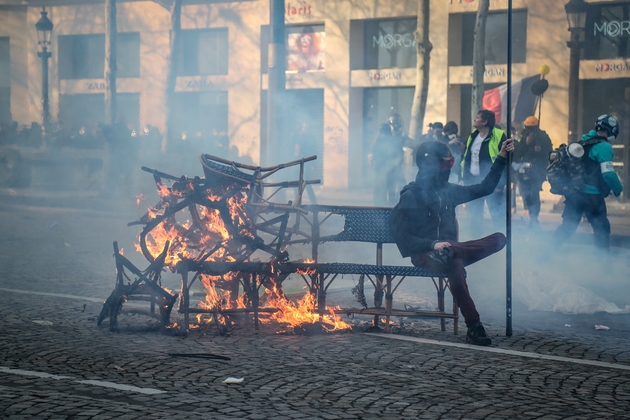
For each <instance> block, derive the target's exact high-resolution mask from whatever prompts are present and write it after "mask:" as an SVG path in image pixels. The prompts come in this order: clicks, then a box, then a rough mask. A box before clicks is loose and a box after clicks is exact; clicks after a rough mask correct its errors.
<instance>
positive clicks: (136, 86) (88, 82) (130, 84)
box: [59, 77, 142, 95]
mask: <svg viewBox="0 0 630 420" xmlns="http://www.w3.org/2000/svg"><path fill="white" fill-rule="evenodd" d="M116 90H117V91H118V92H119V93H138V92H140V91H141V90H142V79H139V78H126V77H123V78H120V79H117V80H116ZM104 92H105V80H104V79H62V80H60V81H59V93H60V94H62V95H78V94H101V93H104Z"/></svg>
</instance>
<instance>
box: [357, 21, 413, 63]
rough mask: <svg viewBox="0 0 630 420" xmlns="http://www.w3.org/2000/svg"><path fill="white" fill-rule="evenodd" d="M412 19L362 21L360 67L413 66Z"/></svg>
mask: <svg viewBox="0 0 630 420" xmlns="http://www.w3.org/2000/svg"><path fill="white" fill-rule="evenodd" d="M416 25H417V21H416V19H396V20H374V21H365V22H364V26H363V28H364V37H363V39H364V43H363V45H364V55H363V56H364V64H365V66H364V68H366V69H388V68H392V67H398V68H413V67H415V66H416V39H415V37H414V32H415V30H416Z"/></svg>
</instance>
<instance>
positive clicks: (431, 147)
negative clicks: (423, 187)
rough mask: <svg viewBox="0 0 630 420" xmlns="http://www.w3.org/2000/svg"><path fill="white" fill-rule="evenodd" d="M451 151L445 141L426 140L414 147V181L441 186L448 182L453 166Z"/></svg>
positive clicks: (453, 160)
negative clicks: (416, 174)
mask: <svg viewBox="0 0 630 420" xmlns="http://www.w3.org/2000/svg"><path fill="white" fill-rule="evenodd" d="M454 162H455V159H454V158H453V153H451V149H450V148H449V147H448V145H447V144H446V143H442V142H439V141H427V142H424V143H422V144H420V146H418V149H416V166H417V167H418V176H417V177H416V181H420V182H422V183H429V184H431V185H433V186H434V187H441V186H444V185H445V184H447V183H448V178H449V176H450V175H451V168H453V163H454Z"/></svg>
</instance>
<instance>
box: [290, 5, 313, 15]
mask: <svg viewBox="0 0 630 420" xmlns="http://www.w3.org/2000/svg"><path fill="white" fill-rule="evenodd" d="M310 14H311V5H310V4H308V3H304V4H298V5H297V6H296V5H295V3H294V4H293V5H292V4H291V3H287V10H286V15H287V16H290V15H310Z"/></svg>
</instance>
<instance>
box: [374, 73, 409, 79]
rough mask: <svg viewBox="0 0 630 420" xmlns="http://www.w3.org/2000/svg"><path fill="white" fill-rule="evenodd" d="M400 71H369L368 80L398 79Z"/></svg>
mask: <svg viewBox="0 0 630 420" xmlns="http://www.w3.org/2000/svg"><path fill="white" fill-rule="evenodd" d="M401 78H402V73H401V72H399V71H383V72H380V71H377V72H371V73H370V80H400V79H401Z"/></svg>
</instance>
